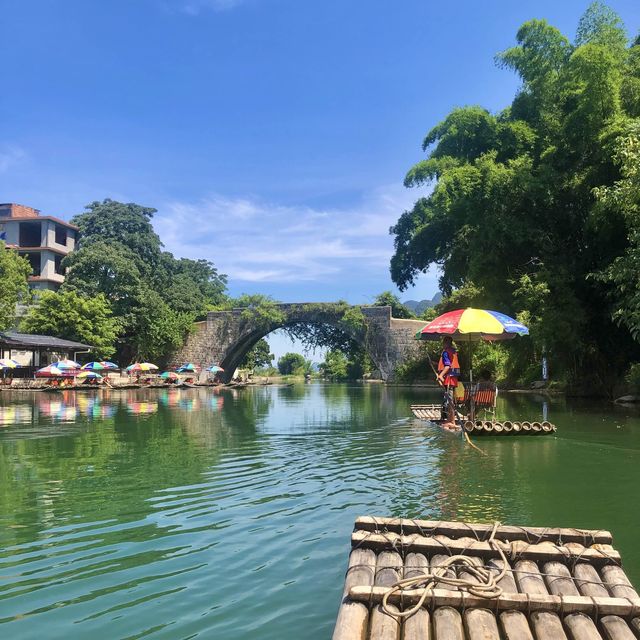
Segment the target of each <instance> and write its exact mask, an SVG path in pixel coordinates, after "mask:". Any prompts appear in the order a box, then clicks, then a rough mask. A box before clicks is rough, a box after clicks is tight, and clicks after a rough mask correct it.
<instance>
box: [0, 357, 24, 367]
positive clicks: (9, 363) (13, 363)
mask: <svg viewBox="0 0 640 640" xmlns="http://www.w3.org/2000/svg"><path fill="white" fill-rule="evenodd" d="M19 366H20V363H19V362H18V361H17V360H12V359H11V358H5V359H4V360H0V369H15V368H16V367H19Z"/></svg>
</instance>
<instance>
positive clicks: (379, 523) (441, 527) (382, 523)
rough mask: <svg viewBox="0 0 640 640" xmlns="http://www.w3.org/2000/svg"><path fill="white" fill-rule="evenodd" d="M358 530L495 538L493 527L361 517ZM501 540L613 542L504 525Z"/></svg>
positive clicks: (604, 536) (590, 532)
mask: <svg viewBox="0 0 640 640" xmlns="http://www.w3.org/2000/svg"><path fill="white" fill-rule="evenodd" d="M355 529H362V530H365V531H381V530H386V531H395V532H396V533H405V534H407V533H423V532H428V533H429V534H430V535H435V534H437V533H440V534H443V535H445V536H450V537H454V538H456V537H459V536H472V537H474V538H479V539H480V540H486V539H488V538H489V536H490V535H491V531H492V530H493V525H490V524H466V523H464V522H446V521H441V520H420V519H411V518H374V517H373V516H359V517H358V518H356V521H355ZM495 537H496V539H498V540H523V541H525V542H535V543H540V542H554V543H559V542H560V541H562V542H564V543H567V542H579V543H581V544H583V545H584V546H588V545H592V544H611V543H612V541H613V538H612V536H611V533H610V532H609V531H603V530H597V529H571V528H559V527H520V526H514V525H500V526H499V527H498V528H497V530H496V534H495Z"/></svg>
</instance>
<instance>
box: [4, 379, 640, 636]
mask: <svg viewBox="0 0 640 640" xmlns="http://www.w3.org/2000/svg"><path fill="white" fill-rule="evenodd" d="M424 397H425V396H424V393H421V392H409V391H401V390H397V389H391V388H385V387H381V386H364V387H360V386H353V387H348V386H340V385H326V386H323V385H304V386H300V387H294V388H265V389H246V390H242V391H235V392H232V391H229V390H226V391H221V392H218V391H214V390H212V389H185V390H181V389H174V390H170V391H166V390H160V391H156V390H147V391H134V392H125V391H121V392H112V393H111V394H110V395H107V392H104V394H103V392H91V393H86V394H80V393H78V394H76V395H75V396H74V395H73V394H72V393H69V392H66V393H60V394H45V393H39V394H27V393H24V394H16V393H11V394H8V393H2V394H0V479H1V484H0V504H1V507H2V508H1V511H0V625H2V626H1V627H0V628H1V629H2V631H3V632H4V636H5V637H20V638H87V637H95V638H141V637H147V636H150V637H154V638H172V639H173V638H195V637H206V638H221V639H235V638H247V637H252V636H253V637H259V638H263V639H267V640H270V639H272V638H273V639H275V638H279V639H280V638H288V637H293V634H294V631H293V630H294V629H296V630H299V629H304V630H305V636H307V637H308V638H309V640H314V639H320V638H326V637H329V636H330V634H331V629H332V626H333V622H334V620H335V614H336V610H337V605H338V600H339V597H340V592H341V588H342V582H343V576H344V570H345V564H346V560H347V553H348V549H349V535H350V532H351V529H352V525H353V520H354V518H355V517H356V516H357V515H360V514H380V515H388V514H392V515H405V516H409V517H415V516H425V517H433V518H458V519H468V520H482V521H491V520H494V519H499V520H505V521H509V522H514V523H521V524H537V525H545V524H552V525H566V526H574V525H575V526H585V527H587V526H588V527H594V528H599V527H608V528H611V529H612V530H613V531H614V534H615V539H616V542H617V546H619V547H620V548H621V550H622V551H623V557H625V559H626V560H627V568H628V570H629V572H630V573H631V574H632V575H634V577H636V578H637V577H638V576H639V574H640V571H639V568H640V567H639V566H638V565H639V564H640V558H638V557H637V555H634V548H633V531H634V528H635V527H637V526H638V524H639V523H638V516H636V515H635V513H633V514H630V513H629V512H628V504H629V503H630V502H629V501H630V500H631V499H632V500H634V502H633V503H635V491H634V487H635V486H637V484H638V480H639V479H640V473H639V472H638V471H637V469H638V468H639V467H638V460H639V455H640V451H639V447H638V444H637V437H638V434H639V432H640V428H639V421H638V419H637V417H636V416H634V415H633V414H629V413H628V412H627V413H625V412H624V411H622V412H620V410H617V411H618V413H614V412H613V410H609V409H607V411H605V412H603V411H602V410H601V409H599V408H593V407H591V408H589V407H587V408H584V407H583V408H575V407H574V408H571V407H567V406H565V405H564V404H563V403H561V402H556V403H553V404H551V405H549V406H547V407H546V409H545V410H546V411H548V413H549V418H550V419H553V420H554V421H556V422H557V423H558V424H559V426H560V432H559V433H560V435H559V437H557V438H543V439H539V440H531V439H528V440H522V439H513V440H508V441H504V442H503V441H490V440H485V441H481V442H479V444H480V446H481V447H482V448H483V449H485V450H486V453H487V456H484V457H483V456H480V455H478V454H477V453H476V452H474V451H473V450H472V449H471V448H469V447H466V446H464V445H463V444H462V442H461V441H460V439H459V438H456V437H454V436H451V435H447V434H442V433H440V432H439V431H437V430H435V429H433V428H431V427H429V426H428V425H424V424H422V423H419V422H417V421H414V420H413V419H410V418H408V415H409V411H408V406H409V404H410V403H411V402H412V401H416V400H418V399H420V400H424ZM503 402H504V400H503ZM503 411H509V415H510V417H513V418H517V417H521V416H524V417H528V418H538V417H540V416H541V413H542V411H543V406H542V401H541V399H538V398H533V399H532V398H529V397H527V398H520V397H515V398H513V399H511V400H510V401H509V404H508V406H503ZM633 503H631V504H633Z"/></svg>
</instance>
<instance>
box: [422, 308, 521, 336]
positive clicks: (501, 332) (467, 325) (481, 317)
mask: <svg viewBox="0 0 640 640" xmlns="http://www.w3.org/2000/svg"><path fill="white" fill-rule="evenodd" d="M528 334H529V329H527V327H525V326H524V325H523V324H521V323H520V322H518V321H517V320H514V319H513V318H510V317H509V316H507V315H505V314H504V313H499V312H498V311H486V310H484V309H471V308H468V309H457V310H456V311H449V312H447V313H443V314H442V315H441V316H438V317H437V318H436V319H435V320H432V321H431V322H430V323H429V324H428V325H427V326H426V327H424V328H423V329H421V330H420V331H418V333H416V338H417V339H418V340H437V339H438V338H441V337H442V336H451V337H452V338H453V339H454V340H466V341H471V340H480V339H482V340H489V341H493V340H509V339H511V338H515V337H516V336H518V335H520V336H526V335H528Z"/></svg>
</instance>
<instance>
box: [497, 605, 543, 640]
mask: <svg viewBox="0 0 640 640" xmlns="http://www.w3.org/2000/svg"><path fill="white" fill-rule="evenodd" d="M500 626H501V627H502V633H503V636H504V639H505V640H535V639H534V637H533V635H532V634H531V629H530V628H529V623H528V622H527V616H526V615H525V614H524V613H522V611H503V612H502V613H501V614H500Z"/></svg>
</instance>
